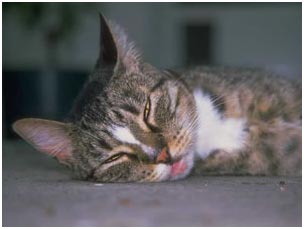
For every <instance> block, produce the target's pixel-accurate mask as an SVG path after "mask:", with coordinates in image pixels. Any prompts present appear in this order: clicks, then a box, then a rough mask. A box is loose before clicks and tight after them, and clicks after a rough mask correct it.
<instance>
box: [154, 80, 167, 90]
mask: <svg viewBox="0 0 304 229" xmlns="http://www.w3.org/2000/svg"><path fill="white" fill-rule="evenodd" d="M166 81H167V79H161V80H160V81H158V83H157V84H155V85H154V86H153V87H152V89H151V91H150V92H154V91H155V90H156V89H158V88H159V87H161V86H162V85H163V84H164V83H165V82H166Z"/></svg>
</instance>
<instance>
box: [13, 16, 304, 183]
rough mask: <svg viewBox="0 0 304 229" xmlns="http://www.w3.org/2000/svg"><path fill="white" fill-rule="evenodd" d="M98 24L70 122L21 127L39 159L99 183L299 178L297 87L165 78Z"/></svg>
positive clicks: (204, 74)
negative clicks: (94, 52) (193, 176)
mask: <svg viewBox="0 0 304 229" xmlns="http://www.w3.org/2000/svg"><path fill="white" fill-rule="evenodd" d="M100 21H101V35H100V53H99V58H98V60H97V64H96V66H95V69H94V71H93V72H92V74H91V75H90V77H89V78H88V80H87V82H86V84H85V85H84V88H83V90H82V92H81V93H80V95H79V96H78V98H77V100H76V102H75V104H74V107H73V108H72V110H71V112H70V114H69V115H68V118H67V119H66V120H65V121H64V122H57V121H50V120H43V119H32V118H26V119H22V120H18V121H17V122H15V123H14V125H13V128H14V130H15V131H16V132H17V133H18V134H19V135H20V136H21V137H22V138H24V139H25V140H26V141H28V142H29V143H30V144H32V145H33V146H34V147H35V148H36V149H37V150H39V151H41V152H44V153H47V154H49V155H51V156H53V157H55V158H56V159H57V160H58V161H59V162H60V163H62V164H65V165H66V166H68V167H69V168H71V169H72V170H73V171H74V172H75V174H77V175H78V177H80V178H82V179H86V180H92V181H99V182H153V181H154V182H155V181H165V180H176V179H180V178H184V177H186V176H187V175H188V174H189V173H190V172H191V171H194V172H197V173H201V174H240V175H241V174H251V175H300V174H301V144H302V143H301V85H300V84H299V83H297V82H292V81H288V80H286V79H285V78H282V77H280V76H277V75H273V74H270V73H267V72H263V71H259V70H254V69H235V68H210V67H197V68H194V69H191V70H187V71H181V72H174V71H171V70H158V69H156V68H155V67H153V66H152V65H150V64H148V63H145V62H143V60H142V58H141V57H140V55H139V53H138V51H137V50H136V49H135V48H134V45H133V43H132V42H129V40H128V38H127V36H126V35H125V33H124V32H123V31H122V30H121V28H119V27H118V26H117V25H115V24H113V23H110V22H108V21H107V20H106V19H105V18H104V17H103V16H100ZM193 168H195V169H193Z"/></svg>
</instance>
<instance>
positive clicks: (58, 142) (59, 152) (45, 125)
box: [13, 118, 73, 164]
mask: <svg viewBox="0 0 304 229" xmlns="http://www.w3.org/2000/svg"><path fill="white" fill-rule="evenodd" d="M13 129H14V131H15V132H16V133H18V134H19V135H20V136H21V137H22V138H23V139H24V140H26V141H27V142H29V143H30V144H31V145H33V146H34V147H35V148H36V149H37V150H39V151H41V152H43V153H46V154H48V155H50V156H53V157H56V158H57V159H58V160H59V162H61V163H63V164H67V162H68V160H69V159H70V158H71V155H72V151H73V146H72V140H71V137H70V136H69V127H68V125H67V124H64V123H61V122H56V121H50V120H44V119H34V118H26V119H21V120H18V121H16V122H15V123H14V124H13Z"/></svg>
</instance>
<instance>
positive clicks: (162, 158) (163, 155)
mask: <svg viewBox="0 0 304 229" xmlns="http://www.w3.org/2000/svg"><path fill="white" fill-rule="evenodd" d="M170 160H171V157H170V154H169V152H168V148H167V147H164V148H163V149H162V151H161V152H160V154H159V155H158V156H157V158H156V163H168V162H170Z"/></svg>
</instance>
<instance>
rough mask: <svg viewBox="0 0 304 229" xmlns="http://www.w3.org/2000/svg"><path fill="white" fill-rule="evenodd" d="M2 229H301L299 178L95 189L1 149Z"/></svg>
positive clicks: (22, 150)
mask: <svg viewBox="0 0 304 229" xmlns="http://www.w3.org/2000/svg"><path fill="white" fill-rule="evenodd" d="M2 174H3V183H2V184H3V190H2V220H3V226H301V224H302V222H301V216H302V208H301V206H302V204H301V203H302V195H301V186H302V185H301V184H302V183H301V182H302V178H301V177H244V176H242V177H241V176H239V177H233V176H218V177H217V176H209V177H205V176H191V177H188V178H186V179H184V180H181V181H175V182H163V183H150V184H136V183H134V184H94V183H90V182H85V181H78V180H73V179H71V174H70V173H69V171H68V170H66V169H65V168H64V167H61V166H60V165H59V164H57V162H56V161H55V160H53V159H51V158H49V157H47V156H45V155H42V154H40V153H37V152H36V151H35V150H33V149H32V148H31V147H30V146H29V145H28V144H26V143H24V142H22V141H3V173H2Z"/></svg>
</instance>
